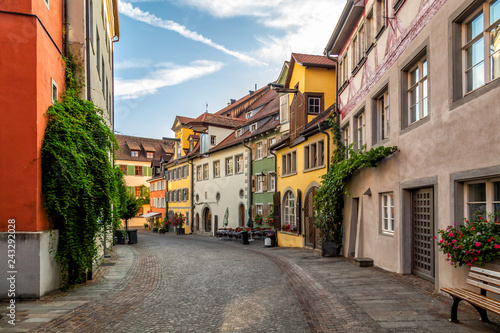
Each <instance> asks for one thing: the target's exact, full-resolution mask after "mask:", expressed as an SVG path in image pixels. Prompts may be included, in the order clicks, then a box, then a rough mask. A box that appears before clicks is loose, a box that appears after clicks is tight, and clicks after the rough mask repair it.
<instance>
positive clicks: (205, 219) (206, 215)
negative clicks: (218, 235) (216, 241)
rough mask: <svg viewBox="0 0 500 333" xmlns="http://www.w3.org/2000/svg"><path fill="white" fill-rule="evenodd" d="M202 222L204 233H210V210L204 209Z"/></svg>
mask: <svg viewBox="0 0 500 333" xmlns="http://www.w3.org/2000/svg"><path fill="white" fill-rule="evenodd" d="M203 222H204V223H205V232H211V231H212V213H211V212H210V209H208V208H205V210H204V211H203Z"/></svg>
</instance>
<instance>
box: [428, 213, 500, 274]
mask: <svg viewBox="0 0 500 333" xmlns="http://www.w3.org/2000/svg"><path fill="white" fill-rule="evenodd" d="M438 235H439V236H440V239H439V240H437V245H438V248H439V250H440V251H441V252H443V253H444V254H446V260H448V261H450V262H451V265H453V267H460V266H463V265H467V266H484V265H485V264H486V263H488V262H491V261H493V260H495V259H496V258H497V257H498V256H499V254H500V225H499V224H498V221H497V220H496V218H495V216H493V215H490V216H488V218H485V217H483V215H481V213H479V212H476V214H475V215H474V218H473V220H471V221H469V220H466V219H464V224H463V225H460V226H456V225H453V226H451V225H450V226H448V227H446V229H440V230H438ZM434 239H437V236H434Z"/></svg>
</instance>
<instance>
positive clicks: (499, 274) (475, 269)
mask: <svg viewBox="0 0 500 333" xmlns="http://www.w3.org/2000/svg"><path fill="white" fill-rule="evenodd" d="M470 271H471V272H476V273H481V274H486V275H490V276H494V277H497V278H499V279H500V272H496V271H492V270H490V269H486V268H481V267H471V268H470Z"/></svg>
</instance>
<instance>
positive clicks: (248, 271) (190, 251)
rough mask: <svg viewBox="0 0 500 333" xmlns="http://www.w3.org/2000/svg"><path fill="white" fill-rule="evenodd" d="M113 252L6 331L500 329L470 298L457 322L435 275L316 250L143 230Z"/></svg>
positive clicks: (20, 308)
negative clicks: (91, 278) (405, 272)
mask: <svg viewBox="0 0 500 333" xmlns="http://www.w3.org/2000/svg"><path fill="white" fill-rule="evenodd" d="M111 260H112V261H113V262H114V265H113V264H110V265H109V266H104V267H102V268H103V270H102V275H103V277H102V278H101V279H100V280H99V282H97V283H96V282H93V283H90V284H88V285H85V286H82V287H79V288H76V289H75V290H73V291H70V292H67V293H60V294H57V295H56V296H51V297H46V298H44V299H43V300H40V301H34V302H19V301H18V303H17V313H16V314H17V323H16V326H11V325H8V324H7V323H6V318H5V317H2V318H0V332H496V331H500V326H498V325H494V324H484V323H481V322H479V321H478V320H477V317H478V316H477V314H476V313H475V312H474V311H473V310H472V308H471V307H470V306H468V305H467V304H463V305H462V304H461V306H460V308H461V312H460V313H459V319H460V320H461V323H460V324H452V323H450V322H448V320H447V319H448V318H449V311H450V304H449V302H450V299H449V298H448V297H446V296H443V295H439V294H436V293H434V292H433V285H432V284H431V283H429V282H427V281H424V280H422V279H419V278H416V277H413V276H400V275H397V274H391V273H388V272H385V271H383V270H381V269H377V268H360V267H357V266H355V265H353V264H352V263H351V262H349V261H348V260H346V259H345V258H322V257H321V256H320V255H319V253H318V252H316V251H313V250H306V249H291V248H264V247H263V243H262V242H253V243H251V244H250V245H248V246H244V245H241V244H237V243H234V242H230V241H220V240H217V239H215V238H212V237H205V236H196V235H184V236H176V235H172V234H167V235H158V234H151V233H146V232H145V231H143V230H140V232H139V243H138V244H135V245H119V246H116V247H115V254H114V255H113V258H111ZM4 304H5V305H6V303H2V304H1V305H2V308H4V309H5V306H3V305H4ZM0 313H2V314H5V310H2V311H1V312H0ZM492 319H493V321H494V322H495V323H496V324H498V323H499V322H500V320H498V317H492Z"/></svg>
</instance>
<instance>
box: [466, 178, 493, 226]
mask: <svg viewBox="0 0 500 333" xmlns="http://www.w3.org/2000/svg"><path fill="white" fill-rule="evenodd" d="M465 185H466V186H465V191H464V192H465V198H464V202H465V203H466V207H465V214H466V215H465V217H466V218H467V219H469V220H472V219H473V218H474V215H475V214H476V212H477V213H478V214H479V215H480V216H482V217H484V218H487V217H488V214H490V213H491V214H498V215H497V216H500V178H499V179H487V180H481V181H475V182H469V183H466V184H465Z"/></svg>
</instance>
